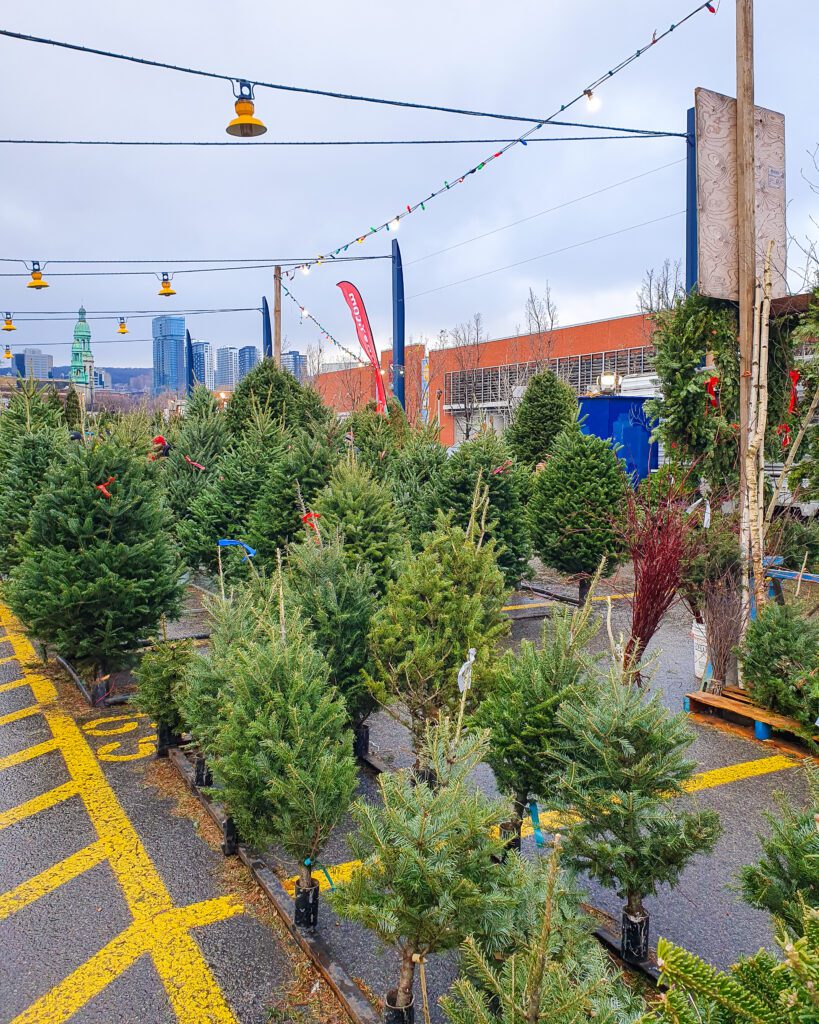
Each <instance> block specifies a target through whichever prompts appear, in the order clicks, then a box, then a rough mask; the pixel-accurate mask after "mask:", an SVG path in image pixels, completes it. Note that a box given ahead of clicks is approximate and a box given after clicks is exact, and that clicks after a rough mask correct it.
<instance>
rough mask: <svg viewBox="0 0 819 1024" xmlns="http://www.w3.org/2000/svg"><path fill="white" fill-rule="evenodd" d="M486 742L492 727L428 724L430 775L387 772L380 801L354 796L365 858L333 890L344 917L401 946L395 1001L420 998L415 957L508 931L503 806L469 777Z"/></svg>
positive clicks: (355, 844)
mask: <svg viewBox="0 0 819 1024" xmlns="http://www.w3.org/2000/svg"><path fill="white" fill-rule="evenodd" d="M486 750H487V741H486V736H485V735H484V734H477V733H476V734H474V735H470V736H468V737H467V738H465V739H464V738H461V739H458V738H457V737H456V734H455V729H454V727H453V726H452V724H451V722H450V721H449V720H448V719H445V720H443V721H442V722H441V723H440V724H439V725H437V726H434V727H432V726H431V727H429V728H428V730H427V732H426V736H425V741H424V746H423V752H422V765H423V768H424V769H425V770H426V772H427V773H428V774H424V775H421V774H417V773H415V772H413V771H408V770H400V771H395V772H385V773H383V774H382V775H380V776H379V779H378V785H379V789H380V793H381V804H380V805H373V804H371V803H369V802H365V801H363V800H359V801H357V802H356V803H355V804H354V805H353V809H352V814H353V819H354V822H355V825H356V831H355V832H354V833H353V834H352V835H351V836H350V839H349V842H350V847H351V849H352V851H353V854H354V855H355V856H356V858H357V859H358V861H359V863H358V865H357V866H356V868H355V870H354V871H353V874H352V876H351V877H350V880H349V881H348V882H345V883H343V884H342V885H339V886H337V887H336V890H335V892H333V893H331V894H330V897H329V899H330V901H331V903H332V906H333V908H334V909H335V911H336V912H337V913H338V914H340V915H341V916H342V917H345V918H348V919H349V920H351V921H355V922H357V923H358V924H361V925H363V926H364V927H365V928H369V929H370V930H371V931H373V932H375V934H376V935H377V936H378V938H379V939H380V940H381V942H383V943H385V944H386V945H390V946H395V947H397V949H398V950H399V953H400V958H401V959H400V969H399V973H398V983H397V986H396V989H395V991H394V992H391V993H389V994H388V997H387V999H388V1002H389V1003H390V1004H391V1005H393V1006H395V1007H399V1008H403V1007H406V1006H409V1005H411V1003H412V1000H413V981H414V977H415V966H416V959H415V958H416V957H426V956H428V955H429V954H431V953H439V952H443V951H444V950H447V949H453V948H455V947H457V946H458V945H459V944H460V943H461V942H463V941H464V939H465V938H466V936H467V935H470V934H472V933H473V932H475V931H481V932H490V931H492V932H494V933H495V934H496V935H498V936H500V935H501V934H502V933H503V932H504V931H505V930H508V928H509V927H510V909H511V906H512V904H513V902H514V900H513V893H512V891H511V888H510V887H509V886H508V885H504V880H505V878H506V876H507V873H508V871H509V868H508V867H506V866H505V865H504V864H502V863H498V862H499V861H501V860H502V857H501V853H502V850H503V843H502V840H501V839H500V838H499V837H498V833H497V829H496V828H495V827H494V826H496V825H497V823H498V821H499V820H500V817H501V816H502V814H503V806H502V805H501V804H499V803H498V802H497V801H490V800H488V799H487V798H486V797H484V796H482V795H481V794H480V792H476V790H475V788H474V785H473V783H472V782H471V781H470V779H469V774H470V772H472V771H473V770H474V769H475V768H476V767H477V766H478V765H479V764H480V763H481V761H482V760H483V758H484V757H485V755H486ZM430 776H431V777H433V778H435V779H436V780H437V782H436V785H435V786H431V785H430V784H429V783H428V782H427V781H426V779H427V778H429V777H430Z"/></svg>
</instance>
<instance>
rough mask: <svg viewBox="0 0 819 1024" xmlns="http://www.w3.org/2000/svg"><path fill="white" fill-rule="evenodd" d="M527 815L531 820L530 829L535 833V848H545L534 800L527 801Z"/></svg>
mask: <svg viewBox="0 0 819 1024" xmlns="http://www.w3.org/2000/svg"><path fill="white" fill-rule="evenodd" d="M529 814H530V816H531V818H532V828H533V829H534V831H535V843H536V845H537V846H545V845H546V841H545V840H544V838H543V832H542V831H541V829H540V816H539V815H538V812H537V804H536V803H535V801H534V800H530V801H529Z"/></svg>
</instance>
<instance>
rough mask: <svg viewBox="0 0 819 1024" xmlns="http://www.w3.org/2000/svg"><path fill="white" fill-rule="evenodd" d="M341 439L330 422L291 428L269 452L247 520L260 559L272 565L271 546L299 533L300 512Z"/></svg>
mask: <svg viewBox="0 0 819 1024" xmlns="http://www.w3.org/2000/svg"><path fill="white" fill-rule="evenodd" d="M343 445H344V442H343V438H342V434H341V430H340V429H339V427H338V425H337V424H336V423H335V422H330V423H327V424H321V425H319V426H317V427H316V428H315V429H314V430H312V431H311V432H310V433H307V432H306V431H304V430H296V431H291V432H290V433H289V434H288V435H287V437H286V438H285V440H284V444H283V446H282V447H281V448H280V449H278V450H277V451H276V452H275V453H273V455H272V456H271V459H270V462H269V465H268V468H267V471H266V474H265V477H264V480H263V482H262V484H261V487H260V488H259V494H258V497H257V498H256V500H255V502H254V504H253V508H252V511H251V513H250V518H249V520H248V532H249V534H250V541H251V544H252V545H253V547H254V548H256V549H257V551H258V552H259V559H260V561H262V562H265V563H267V564H269V565H274V564H275V562H276V551H277V550H279V549H283V548H284V547H286V545H287V544H288V543H289V542H290V541H291V540H292V539H293V538H294V537H297V536H299V535H300V533H301V532H302V529H303V525H302V516H303V515H304V514H305V512H306V511H307V510H309V509H310V508H311V507H312V503H313V501H314V500H315V498H316V496H317V495H318V493H319V491H321V489H322V488H323V487H324V486H325V485H326V484H327V482H328V480H329V479H330V474H331V473H332V471H333V468H334V466H335V465H336V464H337V463H338V461H339V459H340V458H341V456H342V453H343Z"/></svg>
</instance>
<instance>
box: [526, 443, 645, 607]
mask: <svg viewBox="0 0 819 1024" xmlns="http://www.w3.org/2000/svg"><path fill="white" fill-rule="evenodd" d="M626 487H627V483H626V476H625V473H624V472H623V466H622V463H621V462H620V460H619V459H618V458H617V455H616V453H615V451H614V450H613V449H612V447H611V445H610V444H609V443H608V441H603V440H602V439H601V438H599V437H594V436H592V435H590V434H583V433H581V432H580V430H579V429H577V428H576V427H572V428H571V429H570V430H565V431H564V432H563V433H562V434H560V435H559V436H558V437H557V438H556V439H555V441H554V443H553V445H552V454H551V456H550V458H549V459H547V461H546V466H545V468H544V469H543V470H542V471H541V472H540V473H538V474H537V475H536V476H535V480H534V485H533V488H532V497H531V501H530V503H529V525H530V528H531V533H532V543H533V544H534V548H535V552H536V553H537V555H538V556H539V557H540V558H541V559H542V560H543V562H544V563H545V564H546V565H548V566H551V567H552V568H553V569H557V570H558V571H559V572H564V573H570V574H572V575H576V574H583V579H582V580H581V585H580V597H581V600H583V599H584V597H585V594H586V592H587V581H588V577H589V576H591V574H592V573H594V572H595V571H596V570H597V568H598V566H599V565H600V563H601V561H602V559H603V558H604V557H605V558H606V567H607V570H608V572H611V571H612V570H613V568H614V566H615V565H616V564H617V559H618V556H619V553H620V545H619V541H618V537H617V531H616V527H615V522H616V518H617V515H618V512H619V510H620V508H621V507H622V503H623V499H624V496H625V491H626Z"/></svg>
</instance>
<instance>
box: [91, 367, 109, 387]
mask: <svg viewBox="0 0 819 1024" xmlns="http://www.w3.org/2000/svg"><path fill="white" fill-rule="evenodd" d="M94 387H95V388H106V389H107V390H109V391H110V390H111V374H110V373H109V372H108V370H94Z"/></svg>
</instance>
